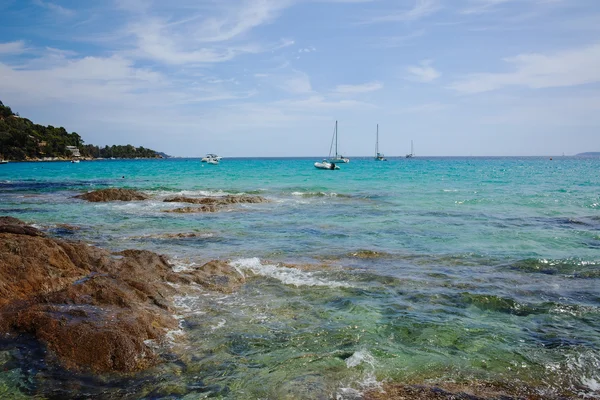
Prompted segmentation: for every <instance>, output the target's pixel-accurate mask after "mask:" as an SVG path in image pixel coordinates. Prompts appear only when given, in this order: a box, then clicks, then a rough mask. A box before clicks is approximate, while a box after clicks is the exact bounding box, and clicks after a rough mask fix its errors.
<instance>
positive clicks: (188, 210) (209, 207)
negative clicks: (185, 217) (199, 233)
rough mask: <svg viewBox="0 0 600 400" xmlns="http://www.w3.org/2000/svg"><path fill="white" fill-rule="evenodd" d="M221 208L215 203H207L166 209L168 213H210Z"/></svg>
mask: <svg viewBox="0 0 600 400" xmlns="http://www.w3.org/2000/svg"><path fill="white" fill-rule="evenodd" d="M217 211H219V208H218V207H217V206H214V205H205V206H202V207H181V208H174V209H173V210H165V212H167V213H176V214H191V213H209V212H217Z"/></svg>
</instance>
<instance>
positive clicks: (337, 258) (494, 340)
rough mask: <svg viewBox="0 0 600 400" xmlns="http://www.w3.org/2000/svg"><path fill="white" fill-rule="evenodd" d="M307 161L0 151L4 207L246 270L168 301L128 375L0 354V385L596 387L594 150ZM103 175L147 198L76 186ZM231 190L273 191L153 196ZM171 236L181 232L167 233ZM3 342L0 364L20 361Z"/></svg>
mask: <svg viewBox="0 0 600 400" xmlns="http://www.w3.org/2000/svg"><path fill="white" fill-rule="evenodd" d="M314 161H315V160H312V159H224V160H223V161H222V162H221V164H220V165H218V166H212V165H206V164H203V163H200V162H199V160H194V159H171V160H134V161H120V160H115V161H95V162H82V163H80V164H71V163H9V164H7V165H3V166H1V167H0V215H10V216H14V217H17V218H20V219H23V220H25V221H27V222H30V223H35V224H36V225H37V226H40V227H42V228H44V229H46V230H48V232H50V233H51V234H53V235H56V236H59V237H63V238H68V239H77V240H85V241H87V242H90V243H94V244H97V245H99V246H102V247H106V248H109V249H112V250H119V249H124V248H144V249H149V250H153V251H156V252H160V253H164V254H167V255H169V256H170V258H171V260H172V261H173V263H174V264H175V266H176V268H186V267H188V266H190V265H194V264H196V265H197V264H202V263H203V262H205V261H208V260H211V259H215V258H221V259H229V260H231V261H232V263H233V265H235V266H236V267H237V268H238V269H239V270H240V271H241V272H242V273H244V274H245V275H246V276H247V277H248V278H249V279H248V283H247V284H246V285H245V286H244V287H243V288H242V289H241V290H240V291H239V292H237V293H235V294H232V295H223V294H216V293H212V292H207V291H201V290H199V289H190V291H189V295H188V296H184V297H181V298H178V299H177V304H178V305H179V308H180V312H179V313H178V317H179V318H180V320H181V329H180V331H177V332H173V333H172V338H173V341H174V343H175V344H174V348H173V356H172V357H171V358H170V360H171V361H168V362H166V363H164V364H163V365H161V366H160V367H158V368H157V369H155V370H152V371H149V372H148V373H147V374H142V376H140V377H138V378H136V380H134V381H135V382H133V381H130V380H127V381H126V383H124V382H123V381H122V380H117V379H116V378H114V379H110V378H103V379H87V380H86V379H84V378H83V377H77V378H75V377H69V376H68V375H67V376H64V375H62V374H61V373H59V372H53V371H49V370H44V369H43V368H42V367H40V369H39V370H37V372H36V373H24V372H23V371H21V370H19V369H17V368H8V369H7V368H4V372H0V397H1V394H2V390H3V387H5V388H7V389H6V390H16V392H15V393H17V392H18V393H20V392H24V393H25V394H27V395H31V394H32V393H38V394H40V395H43V394H44V393H48V392H49V391H56V390H58V391H59V392H60V393H61V394H63V395H65V394H69V393H73V392H74V390H75V389H73V388H74V387H75V388H77V391H78V393H79V392H81V391H85V392H87V393H89V394H91V395H93V394H98V395H100V396H101V395H102V393H104V394H106V393H111V395H113V396H119V395H122V396H128V395H130V396H136V397H143V396H147V397H150V398H161V397H166V398H169V396H171V397H170V398H190V399H191V398H203V397H209V396H211V397H217V398H219V397H221V398H232V399H238V398H239V399H242V398H262V399H267V398H268V399H271V398H272V399H280V398H290V399H295V398H298V399H317V398H324V399H327V398H336V397H337V398H340V399H344V398H348V399H350V398H357V396H359V397H360V395H359V394H360V393H361V392H363V391H364V390H367V389H369V388H375V389H377V388H379V387H380V385H381V384H382V383H383V382H417V383H420V382H450V381H469V380H485V381H493V382H502V383H510V384H512V385H528V386H534V387H538V388H541V389H543V390H546V391H547V393H548V394H557V393H563V394H568V395H573V396H574V395H578V396H580V397H586V396H587V397H594V396H596V397H599V396H600V373H599V372H598V371H600V318H599V317H600V251H599V250H600V191H599V190H598V188H600V177H599V173H598V171H599V170H600V168H599V167H600V159H592V158H569V157H559V158H555V159H554V160H549V159H547V158H430V159H428V158H415V159H410V160H406V159H390V161H388V162H375V161H372V159H370V158H369V159H352V161H351V162H350V163H349V164H346V165H343V166H342V169H341V170H340V171H322V170H317V169H315V168H314V167H313V166H312V164H313V162H314ZM105 187H128V188H135V189H140V190H143V191H144V192H146V193H147V194H149V195H150V196H151V199H150V200H147V201H142V202H131V203H121V202H114V203H101V204H100V203H96V204H94V203H87V202H84V201H81V200H77V199H73V198H72V196H74V195H75V194H79V193H81V192H82V191H86V190H92V189H98V188H105ZM240 193H247V194H257V195H261V196H264V197H266V198H267V199H268V200H269V202H268V203H263V204H244V205H235V206H232V207H230V208H228V209H227V210H225V211H222V212H217V213H205V214H172V213H165V212H164V211H165V210H169V209H173V208H177V207H179V206H180V205H178V204H177V203H164V202H163V201H162V200H163V199H165V198H167V197H170V196H173V195H186V196H192V197H193V196H206V195H222V194H240ZM58 224H71V225H76V226H78V227H80V228H81V229H79V230H76V231H72V230H69V229H65V228H64V227H60V226H57V225H58ZM174 233H196V234H195V235H191V237H165V234H174ZM282 263H291V264H295V265H297V266H298V267H297V268H289V267H285V266H283V265H282ZM305 264H309V265H310V266H311V267H310V268H307V267H306V265H305ZM14 353H15V352H14V351H12V352H11V353H7V352H5V353H0V363H2V362H5V363H6V364H7V365H12V366H14V365H16V364H15V362H14V360H12V361H10V360H9V359H10V358H11V357H12V356H11V355H14ZM2 354H8V355H6V357H5V358H6V360H8V361H6V360H5V359H4V358H2V356H1V355H2ZM3 360H5V361H3ZM23 382H27V383H26V384H25V383H23ZM11 388H12V389H11ZM15 388H17V389H15ZM19 388H21V389H19Z"/></svg>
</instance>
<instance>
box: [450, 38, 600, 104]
mask: <svg viewBox="0 0 600 400" xmlns="http://www.w3.org/2000/svg"><path fill="white" fill-rule="evenodd" d="M504 61H505V62H507V63H508V64H510V65H511V66H513V71H512V72H505V73H477V74H471V75H468V76H467V77H465V78H464V79H461V80H458V81H456V82H454V83H452V84H451V85H450V88H452V89H454V90H456V91H459V92H462V93H481V92H487V91H491V90H497V89H501V88H503V87H506V86H524V87H529V88H532V89H541V88H550V87H566V86H576V85H584V84H588V83H596V82H600V43H598V44H594V45H591V46H587V47H582V48H577V49H571V50H565V51H561V52H557V53H554V54H550V55H544V54H539V53H531V54H520V55H517V56H515V57H511V58H506V59H504Z"/></svg>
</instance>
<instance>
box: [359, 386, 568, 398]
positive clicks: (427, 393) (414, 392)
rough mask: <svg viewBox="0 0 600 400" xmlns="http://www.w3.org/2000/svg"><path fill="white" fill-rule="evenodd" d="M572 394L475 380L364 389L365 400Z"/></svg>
mask: <svg viewBox="0 0 600 400" xmlns="http://www.w3.org/2000/svg"><path fill="white" fill-rule="evenodd" d="M570 398H572V397H562V396H559V395H550V394H541V393H540V392H539V391H537V390H535V389H533V388H528V387H523V386H515V387H508V386H507V385H500V384H490V383H486V382H472V383H468V384H456V383H447V384H441V385H438V386H434V385H402V384H388V385H385V386H384V387H383V388H382V389H381V390H373V391H370V392H367V393H365V395H364V397H363V399H364V400H409V399H410V400H566V399H570Z"/></svg>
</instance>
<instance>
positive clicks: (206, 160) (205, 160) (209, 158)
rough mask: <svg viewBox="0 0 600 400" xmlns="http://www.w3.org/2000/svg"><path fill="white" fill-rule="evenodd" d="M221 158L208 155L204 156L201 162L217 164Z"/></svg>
mask: <svg viewBox="0 0 600 400" xmlns="http://www.w3.org/2000/svg"><path fill="white" fill-rule="evenodd" d="M221 158H223V157H221V156H218V155H216V154H212V153H209V154H207V155H206V156H204V158H202V162H209V160H216V161H217V163H218V162H219V161H221Z"/></svg>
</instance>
